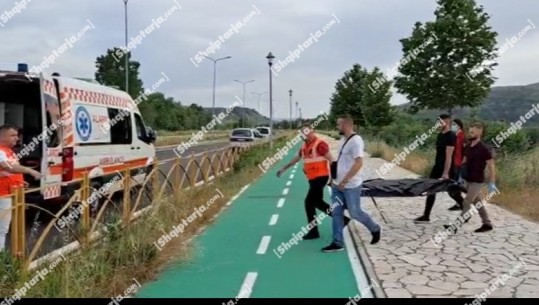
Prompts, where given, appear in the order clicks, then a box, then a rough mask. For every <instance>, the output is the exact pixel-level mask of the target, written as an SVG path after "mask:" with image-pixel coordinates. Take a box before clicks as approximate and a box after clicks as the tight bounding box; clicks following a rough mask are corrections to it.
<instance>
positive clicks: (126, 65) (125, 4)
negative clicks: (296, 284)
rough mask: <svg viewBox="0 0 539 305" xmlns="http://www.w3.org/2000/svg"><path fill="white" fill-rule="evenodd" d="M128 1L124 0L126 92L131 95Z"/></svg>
mask: <svg viewBox="0 0 539 305" xmlns="http://www.w3.org/2000/svg"><path fill="white" fill-rule="evenodd" d="M127 1H129V0H124V8H125V9H124V11H125V50H126V52H125V92H126V93H127V94H129V53H128V52H127V50H128V48H127V35H128V34H127Z"/></svg>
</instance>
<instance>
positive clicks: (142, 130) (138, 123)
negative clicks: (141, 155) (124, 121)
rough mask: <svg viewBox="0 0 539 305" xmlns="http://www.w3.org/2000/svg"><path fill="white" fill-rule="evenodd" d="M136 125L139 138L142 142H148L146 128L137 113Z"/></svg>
mask: <svg viewBox="0 0 539 305" xmlns="http://www.w3.org/2000/svg"><path fill="white" fill-rule="evenodd" d="M135 125H136V128H137V137H138V138H139V140H141V141H146V139H147V138H148V137H147V135H146V128H145V127H144V122H143V121H142V118H141V117H140V115H139V114H138V113H135Z"/></svg>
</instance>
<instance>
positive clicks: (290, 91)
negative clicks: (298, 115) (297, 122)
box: [288, 89, 292, 129]
mask: <svg viewBox="0 0 539 305" xmlns="http://www.w3.org/2000/svg"><path fill="white" fill-rule="evenodd" d="M288 93H290V129H292V89H290V90H288Z"/></svg>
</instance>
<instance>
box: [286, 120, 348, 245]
mask: <svg viewBox="0 0 539 305" xmlns="http://www.w3.org/2000/svg"><path fill="white" fill-rule="evenodd" d="M301 132H302V133H303V136H304V140H305V143H304V144H303V145H302V147H301V149H300V150H299V152H298V154H297V155H296V156H295V157H294V158H293V159H292V160H291V161H290V162H289V163H288V164H286V165H285V166H283V167H282V168H281V169H279V171H277V177H280V176H281V175H282V174H283V173H284V172H285V171H286V170H287V169H288V168H290V167H292V166H293V165H294V164H296V163H297V162H299V161H300V160H301V159H303V172H304V173H305V176H306V177H307V180H308V181H309V191H308V192H307V196H306V197H305V214H306V215H307V222H308V224H312V225H311V226H312V229H311V230H310V231H309V232H308V233H307V234H306V235H305V236H303V239H316V238H319V237H320V232H319V231H318V225H317V221H315V215H316V209H319V210H321V211H323V212H324V213H326V214H327V215H329V216H331V210H330V205H329V204H327V203H326V202H325V201H324V187H325V186H326V185H328V182H329V178H330V168H329V164H330V163H331V162H332V161H333V156H332V155H331V152H330V150H329V145H328V143H327V142H326V141H324V140H323V139H321V138H319V137H317V136H316V134H315V132H314V130H313V129H312V127H311V126H310V125H309V124H304V125H303V126H302V128H301ZM349 221H350V218H348V217H346V216H345V217H344V224H345V225H346V224H348V222H349Z"/></svg>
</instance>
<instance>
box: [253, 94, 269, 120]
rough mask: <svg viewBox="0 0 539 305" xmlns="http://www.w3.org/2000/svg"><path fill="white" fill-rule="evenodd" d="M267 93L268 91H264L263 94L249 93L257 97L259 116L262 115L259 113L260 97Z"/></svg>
mask: <svg viewBox="0 0 539 305" xmlns="http://www.w3.org/2000/svg"><path fill="white" fill-rule="evenodd" d="M266 93H268V91H264V92H251V94H255V95H258V113H259V114H260V115H262V113H261V112H260V97H261V96H262V94H266Z"/></svg>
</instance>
